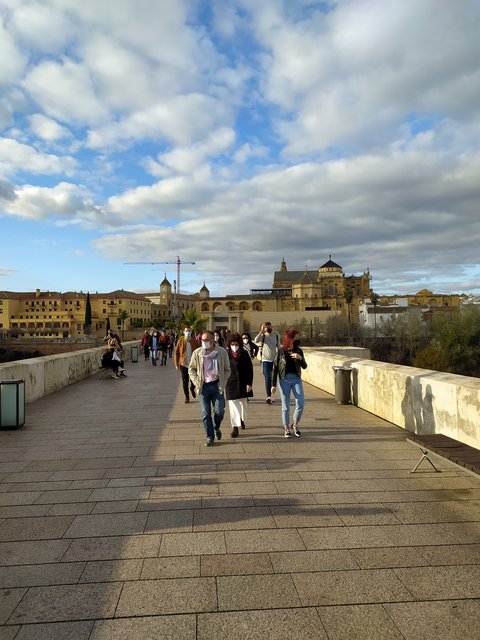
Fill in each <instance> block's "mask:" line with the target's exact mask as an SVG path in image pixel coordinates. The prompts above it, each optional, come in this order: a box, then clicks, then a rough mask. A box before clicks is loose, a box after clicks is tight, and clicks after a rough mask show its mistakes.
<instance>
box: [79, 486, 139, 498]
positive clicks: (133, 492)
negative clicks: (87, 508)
mask: <svg viewBox="0 0 480 640" xmlns="http://www.w3.org/2000/svg"><path fill="white" fill-rule="evenodd" d="M149 497H150V487H143V486H142V487H118V488H105V489H94V490H93V491H92V492H91V493H90V495H89V496H88V497H87V498H85V500H87V499H88V500H89V501H90V502H111V501H112V500H148V498H149Z"/></svg>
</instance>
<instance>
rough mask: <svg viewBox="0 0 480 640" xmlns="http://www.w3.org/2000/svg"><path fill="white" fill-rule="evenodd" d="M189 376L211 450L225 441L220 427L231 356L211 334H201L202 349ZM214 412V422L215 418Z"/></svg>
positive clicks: (190, 368) (195, 352) (196, 355)
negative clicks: (216, 442)
mask: <svg viewBox="0 0 480 640" xmlns="http://www.w3.org/2000/svg"><path fill="white" fill-rule="evenodd" d="M188 375H189V377H190V379H191V381H192V382H193V384H194V385H195V390H196V392H197V395H198V400H199V404H200V412H201V417H202V422H203V426H204V429H205V433H206V436H207V442H206V446H207V447H211V446H212V445H213V444H214V439H215V437H216V438H217V440H221V439H222V432H221V430H220V425H221V424H222V420H223V417H224V415H225V395H224V391H225V384H226V382H227V380H228V377H229V376H230V361H229V358H228V353H227V351H226V350H225V349H224V348H223V347H219V346H218V345H217V344H216V342H215V339H214V335H213V332H212V331H204V332H203V333H202V346H201V347H199V348H198V349H195V351H194V352H193V354H192V357H191V360H190V364H189V366H188ZM212 410H213V418H212Z"/></svg>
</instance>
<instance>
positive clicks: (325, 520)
mask: <svg viewBox="0 0 480 640" xmlns="http://www.w3.org/2000/svg"><path fill="white" fill-rule="evenodd" d="M270 510H271V512H272V515H273V517H274V520H275V524H276V525H277V527H279V528H282V529H287V528H293V527H334V526H339V525H341V524H342V520H341V519H340V518H339V517H338V515H337V513H336V511H335V509H333V508H332V507H325V506H320V505H312V506H309V505H291V506H283V507H282V506H272V507H270Z"/></svg>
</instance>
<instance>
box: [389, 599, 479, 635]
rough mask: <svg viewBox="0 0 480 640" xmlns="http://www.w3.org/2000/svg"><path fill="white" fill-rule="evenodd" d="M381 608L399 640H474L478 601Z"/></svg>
mask: <svg viewBox="0 0 480 640" xmlns="http://www.w3.org/2000/svg"><path fill="white" fill-rule="evenodd" d="M384 606H385V610H386V611H387V613H388V614H389V616H390V617H391V618H392V620H393V621H394V623H395V624H396V625H397V627H398V628H399V629H400V631H401V633H402V634H403V637H404V638H408V640H439V639H441V640H459V638H461V639H462V640H478V621H479V620H480V602H479V601H478V600H463V601H461V600H460V601H459V600H447V601H445V602H436V601H432V602H411V603H402V604H386V605H384Z"/></svg>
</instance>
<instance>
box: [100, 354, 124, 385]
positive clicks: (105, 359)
mask: <svg viewBox="0 0 480 640" xmlns="http://www.w3.org/2000/svg"><path fill="white" fill-rule="evenodd" d="M101 364H102V368H103V369H111V370H112V378H120V376H124V377H125V378H126V377H127V374H126V373H125V368H124V366H123V360H120V358H119V357H118V354H117V352H116V351H115V349H114V347H108V348H107V349H106V350H105V351H104V352H103V354H102V360H101ZM119 373H120V375H119Z"/></svg>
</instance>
